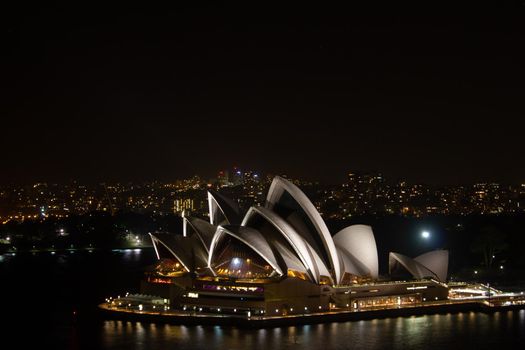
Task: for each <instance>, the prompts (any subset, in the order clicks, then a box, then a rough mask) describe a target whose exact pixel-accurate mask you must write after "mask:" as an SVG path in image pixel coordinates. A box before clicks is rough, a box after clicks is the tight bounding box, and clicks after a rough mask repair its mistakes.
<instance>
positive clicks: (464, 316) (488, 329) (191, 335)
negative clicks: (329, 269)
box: [101, 310, 525, 350]
mask: <svg viewBox="0 0 525 350" xmlns="http://www.w3.org/2000/svg"><path fill="white" fill-rule="evenodd" d="M102 333H103V335H102V344H101V345H102V347H103V348H105V349H124V348H125V349H163V348H172V349H180V350H184V349H207V350H214V349H270V350H278V349H438V348H439V349H442V348H443V347H446V348H448V349H447V350H449V349H455V348H462V349H465V348H475V347H479V348H487V347H491V346H497V347H499V348H509V347H514V348H523V347H524V346H525V310H519V311H509V312H501V313H494V314H483V313H459V314H443V315H429V316H417V317H416V316H414V317H407V318H403V317H398V318H387V319H374V320H368V321H357V322H342V323H327V324H314V325H304V326H291V327H282V328H268V329H241V328H236V327H226V326H224V327H222V326H179V325H160V324H147V323H146V324H144V323H140V322H121V321H105V322H104V326H103V331H102Z"/></svg>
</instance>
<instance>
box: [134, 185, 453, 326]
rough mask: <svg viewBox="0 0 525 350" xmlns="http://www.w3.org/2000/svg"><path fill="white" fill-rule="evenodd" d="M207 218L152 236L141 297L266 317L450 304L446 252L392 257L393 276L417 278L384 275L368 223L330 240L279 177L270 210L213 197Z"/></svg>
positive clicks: (300, 196)
mask: <svg viewBox="0 0 525 350" xmlns="http://www.w3.org/2000/svg"><path fill="white" fill-rule="evenodd" d="M208 206H209V220H203V219H201V218H197V217H191V216H187V215H185V216H184V218H183V221H184V224H183V225H184V226H183V234H182V235H180V234H173V233H165V232H164V233H154V234H150V236H151V240H152V242H153V246H154V248H155V252H156V254H157V258H158V262H157V263H156V264H155V265H154V266H153V267H151V268H150V269H148V271H147V272H146V274H145V278H144V280H143V281H142V282H141V293H143V294H146V295H155V296H158V297H160V298H163V299H167V300H169V304H170V305H171V309H172V310H177V309H180V310H193V311H195V312H203V313H206V312H214V313H217V312H220V313H224V314H230V313H231V314H240V313H245V314H246V313H247V314H249V315H254V316H255V315H258V314H259V315H260V314H264V315H266V316H272V315H289V314H290V315H291V314H304V313H314V312H323V311H328V310H337V309H342V310H345V309H348V310H367V309H374V308H378V309H380V308H384V307H391V306H395V305H399V306H404V305H417V304H420V303H424V302H425V301H436V300H443V299H447V297H448V293H449V290H448V286H447V284H446V280H447V268H448V252H447V251H445V250H437V251H432V252H428V253H426V254H423V255H421V256H418V257H416V258H410V257H407V256H404V255H402V254H399V253H390V255H389V271H390V272H391V274H392V275H395V274H396V273H397V272H398V271H404V273H405V274H410V275H412V277H413V278H412V279H410V280H405V281H392V280H380V279H378V270H379V266H378V265H379V264H378V253H377V248H376V242H375V238H374V234H373V232H372V229H371V227H370V226H366V225H352V226H349V227H347V228H344V229H343V230H341V231H339V232H337V233H336V234H334V235H332V234H331V233H330V231H329V230H328V228H327V226H326V224H325V222H324V221H323V219H322V218H321V215H320V214H319V212H318V211H317V210H316V208H315V207H314V205H313V204H312V203H311V202H310V200H309V199H308V198H307V197H306V195H305V194H304V193H303V192H302V191H301V190H300V189H299V188H298V187H297V186H295V185H294V184H293V183H291V182H290V181H288V180H286V179H284V178H281V177H275V178H274V180H273V182H272V184H271V186H270V189H269V191H268V194H267V197H266V202H265V205H264V206H253V207H251V208H250V209H249V210H248V211H247V212H246V213H242V212H241V210H240V209H239V207H238V205H237V203H236V202H235V201H233V200H231V199H229V198H227V197H225V196H224V195H223V194H221V193H219V192H216V191H213V190H209V191H208Z"/></svg>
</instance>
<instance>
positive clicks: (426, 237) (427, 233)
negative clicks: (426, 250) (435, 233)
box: [421, 231, 430, 239]
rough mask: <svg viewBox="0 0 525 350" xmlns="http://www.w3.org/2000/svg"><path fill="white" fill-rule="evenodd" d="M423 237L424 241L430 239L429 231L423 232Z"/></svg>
mask: <svg viewBox="0 0 525 350" xmlns="http://www.w3.org/2000/svg"><path fill="white" fill-rule="evenodd" d="M421 237H423V238H424V239H428V238H430V232H428V231H423V232H421Z"/></svg>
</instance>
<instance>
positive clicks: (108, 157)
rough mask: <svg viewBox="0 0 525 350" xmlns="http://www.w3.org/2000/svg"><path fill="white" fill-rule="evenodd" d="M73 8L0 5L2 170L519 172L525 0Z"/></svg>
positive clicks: (4, 174)
mask: <svg viewBox="0 0 525 350" xmlns="http://www.w3.org/2000/svg"><path fill="white" fill-rule="evenodd" d="M70 6H74V7H67V6H56V7H54V8H37V7H36V8H31V9H28V8H22V7H14V8H12V9H10V10H8V11H3V13H2V15H1V16H2V17H1V19H2V24H1V26H2V27H1V28H2V32H1V39H2V42H3V47H4V50H3V51H4V53H3V54H2V56H1V70H2V72H1V82H0V89H1V90H0V93H1V100H0V101H1V104H0V115H1V119H0V151H1V153H0V154H1V159H0V185H1V184H8V183H31V182H34V181H51V182H55V181H57V182H61V181H68V180H70V179H78V180H80V181H85V182H96V181H117V180H122V181H127V180H133V181H142V180H152V179H159V180H173V179H177V178H183V177H186V176H191V175H193V174H200V175H203V176H213V175H214V174H215V173H216V171H218V170H219V169H221V168H229V167H232V166H234V165H237V166H239V167H241V168H245V169H247V168H250V169H257V170H259V171H262V172H264V173H268V172H270V173H285V174H288V175H290V176H294V177H300V178H306V179H317V180H321V181H324V182H329V183H337V182H341V181H342V180H343V179H344V178H345V176H346V173H347V172H348V171H350V170H364V171H380V172H383V173H384V174H385V175H386V176H387V177H390V178H405V179H407V180H409V181H413V182H424V183H430V184H455V183H469V182H474V181H489V180H495V181H500V182H512V183H520V182H525V162H524V156H523V155H524V154H525V142H524V137H523V136H524V128H523V126H524V124H525V123H524V121H523V119H524V118H525V112H524V111H525V107H524V104H525V98H524V97H525V16H524V14H525V6H523V5H519V4H518V5H515V6H510V7H507V8H503V9H497V10H494V11H490V12H489V11H484V12H483V14H482V15H479V16H477V15H473V14H472V13H471V14H470V15H469V16H468V17H466V16H462V15H459V14H458V15H456V16H450V14H449V15H441V14H439V13H432V15H430V14H429V13H428V12H429V11H428V9H426V10H427V11H424V12H425V14H420V15H417V16H416V15H413V16H408V15H406V14H405V15H398V14H397V13H392V12H391V11H389V9H384V10H383V11H370V10H369V9H367V10H362V9H357V8H356V9H338V8H323V9H318V8H313V7H312V8H300V7H294V8H281V7H271V5H268V7H267V8H264V7H260V8H250V9H248V8H239V7H234V6H230V7H220V6H207V7H185V8H171V9H161V8H148V9H142V8H126V7H121V8H108V7H94V5H92V6H93V7H89V6H87V5H86V6H80V5H70ZM261 6H262V5H261ZM486 10H487V9H486ZM399 12H400V13H402V12H403V11H399ZM441 12H446V11H441Z"/></svg>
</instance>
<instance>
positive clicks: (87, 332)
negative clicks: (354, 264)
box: [0, 249, 525, 350]
mask: <svg viewBox="0 0 525 350" xmlns="http://www.w3.org/2000/svg"><path fill="white" fill-rule="evenodd" d="M153 262H154V253H153V251H152V250H149V249H148V250H142V251H133V250H129V251H113V252H92V253H89V252H75V253H69V252H66V253H58V252H57V253H55V254H51V253H50V252H45V253H36V254H35V255H33V254H31V253H26V254H17V255H16V256H5V255H4V256H2V257H0V280H1V287H0V290H1V291H0V293H1V294H0V296H1V298H2V299H1V300H2V303H3V310H2V312H1V314H0V315H1V317H2V320H3V321H2V325H1V329H0V336H1V339H2V344H13V345H12V346H10V347H7V346H2V348H3V349H4V348H5V349H8V348H13V349H23V348H24V349H25V348H32V349H37V348H49V349H155V350H157V349H209V350H212V349H271V350H275V349H495V348H497V349H498V348H499V349H525V310H520V311H509V312H498V313H494V314H483V313H459V314H442V315H429V316H418V317H408V318H401V317H399V318H387V319H376V320H368V321H357V322H342V323H327V324H314V325H303V326H297V327H283V328H268V329H258V330H248V329H238V328H233V327H219V326H192V327H185V326H176V325H164V324H150V323H140V322H126V321H114V320H104V319H102V318H100V317H99V314H98V313H97V312H96V305H97V304H98V303H100V302H102V301H103V299H104V298H105V297H106V296H110V295H111V296H116V295H118V294H124V293H125V292H126V291H129V292H138V286H139V281H140V278H141V276H142V270H143V268H144V267H146V266H147V265H149V264H151V263H153Z"/></svg>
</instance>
